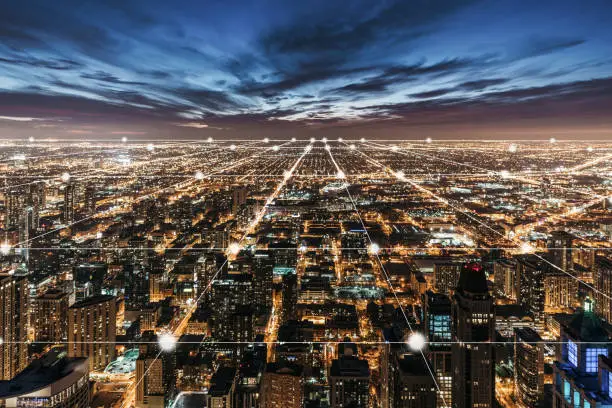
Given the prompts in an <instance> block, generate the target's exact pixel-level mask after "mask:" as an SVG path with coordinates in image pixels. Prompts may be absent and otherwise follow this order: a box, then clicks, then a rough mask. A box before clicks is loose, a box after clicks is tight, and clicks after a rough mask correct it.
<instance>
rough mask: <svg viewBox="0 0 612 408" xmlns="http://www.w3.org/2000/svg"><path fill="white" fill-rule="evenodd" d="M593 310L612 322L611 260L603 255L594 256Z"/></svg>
mask: <svg viewBox="0 0 612 408" xmlns="http://www.w3.org/2000/svg"><path fill="white" fill-rule="evenodd" d="M593 281H594V282H593V286H594V287H595V293H594V294H593V295H594V297H595V312H596V313H597V314H598V315H599V316H600V317H601V318H602V319H604V320H605V321H607V322H612V299H610V295H611V294H612V260H610V258H606V257H603V256H598V257H597V258H595V274H594V277H593Z"/></svg>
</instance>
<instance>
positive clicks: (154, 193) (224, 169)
mask: <svg viewBox="0 0 612 408" xmlns="http://www.w3.org/2000/svg"><path fill="white" fill-rule="evenodd" d="M258 156H259V155H254V156H249V157H245V158H243V159H240V160H239V161H238V162H236V163H234V164H232V165H230V166H227V167H225V168H223V169H220V170H216V171H214V172H213V173H212V174H214V173H218V172H223V171H226V170H229V169H232V168H234V167H237V166H240V165H242V164H244V162H245V161H249V160H255V159H256V158H257V157H258ZM206 177H207V175H203V177H202V178H206ZM193 182H194V181H193V180H189V181H180V182H178V183H173V184H171V185H170V186H166V187H162V188H159V189H157V190H155V191H152V192H150V193H147V194H143V195H141V196H138V197H136V198H135V199H133V200H132V201H131V202H129V203H125V204H122V205H120V206H119V207H122V206H123V207H125V206H127V205H132V204H134V203H138V202H140V201H142V200H145V199H147V198H149V197H151V196H154V195H156V194H159V193H161V192H162V191H165V190H168V189H173V188H178V187H180V186H181V185H182V184H185V183H193ZM102 214H104V211H101V212H97V213H95V214H93V215H91V216H89V217H85V218H81V219H80V220H78V221H74V222H72V223H70V224H68V225H63V226H61V227H59V228H55V229H52V230H51V231H47V232H45V233H42V234H40V235H37V236H35V237H32V238H30V239H27V240H25V241H21V242H18V243H17V244H15V245H13V246H12V248H17V247H20V246H22V245H24V244H27V243H29V242H32V241H34V240H36V239H39V238H41V237H44V236H46V235H49V234H51V233H54V232H57V231H61V230H64V229H66V228H70V227H72V226H74V225H77V224H80V223H82V222H84V221H88V220H90V219H93V218H95V217H97V216H99V215H102Z"/></svg>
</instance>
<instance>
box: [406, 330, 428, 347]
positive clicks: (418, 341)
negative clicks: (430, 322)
mask: <svg viewBox="0 0 612 408" xmlns="http://www.w3.org/2000/svg"><path fill="white" fill-rule="evenodd" d="M408 347H410V349H411V350H412V351H421V350H423V347H425V336H423V335H422V334H421V333H412V334H411V335H410V337H408Z"/></svg>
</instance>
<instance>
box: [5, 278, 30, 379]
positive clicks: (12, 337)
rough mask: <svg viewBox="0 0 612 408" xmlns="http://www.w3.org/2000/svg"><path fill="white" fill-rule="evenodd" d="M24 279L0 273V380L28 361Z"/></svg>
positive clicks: (21, 368) (25, 285)
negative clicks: (2, 275)
mask: <svg viewBox="0 0 612 408" xmlns="http://www.w3.org/2000/svg"><path fill="white" fill-rule="evenodd" d="M27 294H28V281H27V279H26V278H25V277H16V276H5V277H0V302H1V303H0V305H1V306H0V338H1V339H2V342H1V343H0V370H1V371H0V380H10V379H11V378H13V377H15V376H16V375H17V374H18V373H19V372H20V371H22V370H23V369H24V368H25V367H26V366H27V364H28V344H27V341H26V340H27V322H28V298H27Z"/></svg>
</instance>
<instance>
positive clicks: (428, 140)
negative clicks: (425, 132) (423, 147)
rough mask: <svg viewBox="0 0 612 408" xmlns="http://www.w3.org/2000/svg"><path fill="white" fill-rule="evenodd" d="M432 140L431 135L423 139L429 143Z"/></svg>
mask: <svg viewBox="0 0 612 408" xmlns="http://www.w3.org/2000/svg"><path fill="white" fill-rule="evenodd" d="M431 142H433V140H432V139H431V137H428V138H427V139H425V143H431Z"/></svg>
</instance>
